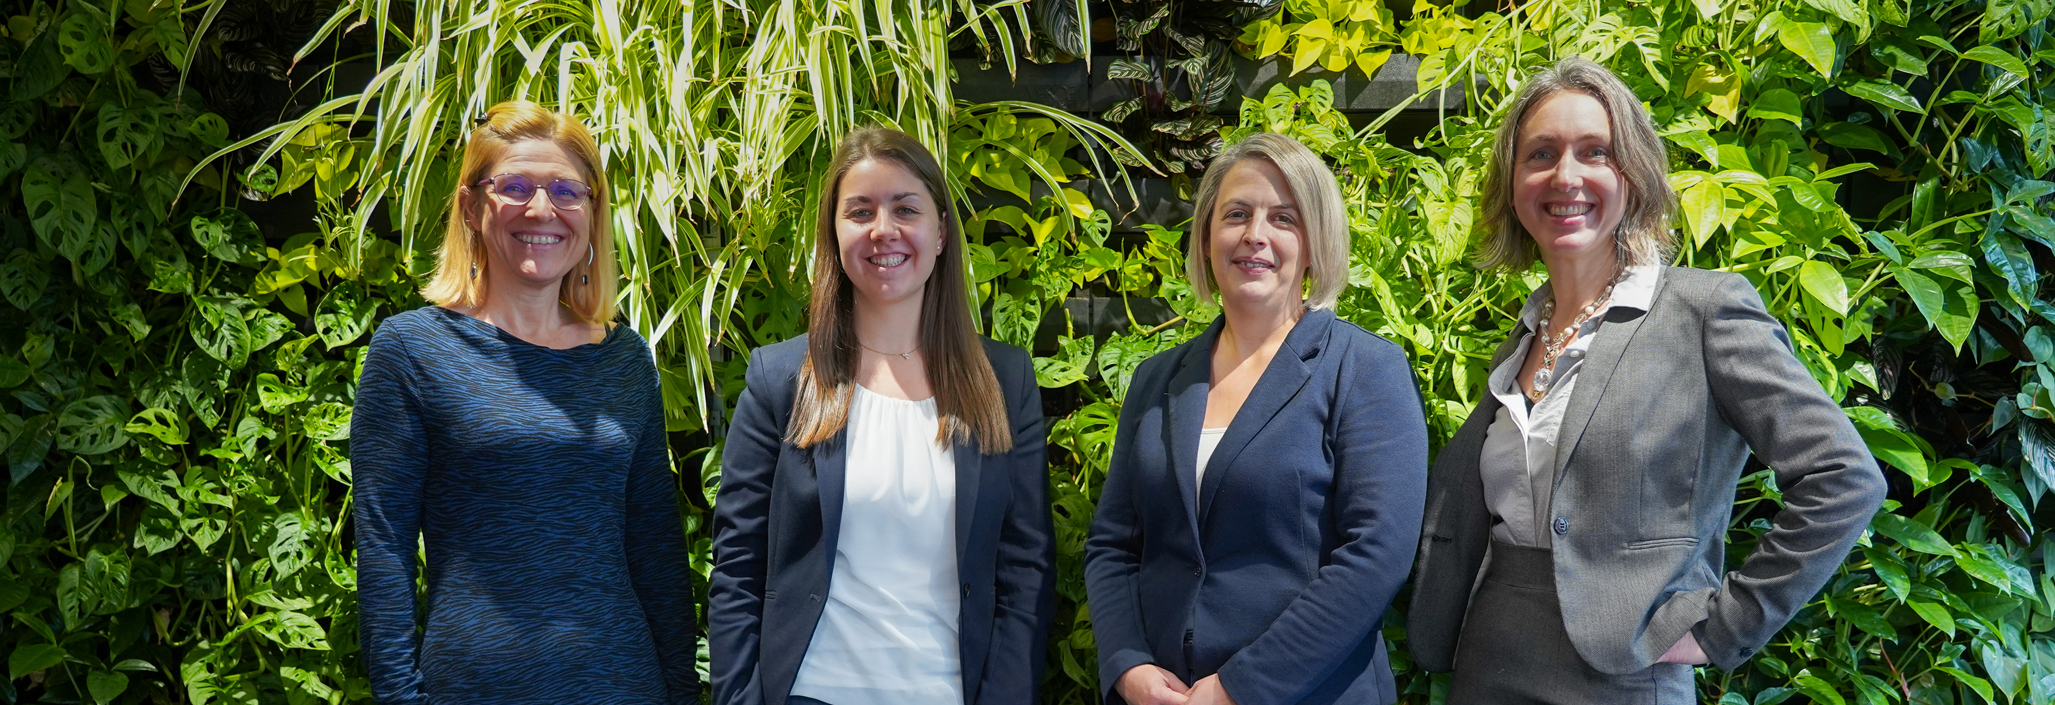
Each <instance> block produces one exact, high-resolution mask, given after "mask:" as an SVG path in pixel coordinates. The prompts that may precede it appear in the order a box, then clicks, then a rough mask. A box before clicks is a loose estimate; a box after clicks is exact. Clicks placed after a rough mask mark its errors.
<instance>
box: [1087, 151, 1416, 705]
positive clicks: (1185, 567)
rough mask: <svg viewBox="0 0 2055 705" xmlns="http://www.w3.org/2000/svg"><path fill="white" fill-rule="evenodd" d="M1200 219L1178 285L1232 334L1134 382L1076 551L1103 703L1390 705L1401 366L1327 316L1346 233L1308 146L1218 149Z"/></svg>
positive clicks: (1184, 348) (1399, 572)
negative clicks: (1388, 621)
mask: <svg viewBox="0 0 2055 705" xmlns="http://www.w3.org/2000/svg"><path fill="white" fill-rule="evenodd" d="M1195 206H1196V208H1195V210H1194V216H1193V227H1192V235H1191V242H1190V244H1189V246H1188V260H1187V271H1188V275H1189V276H1190V278H1191V284H1192V288H1193V290H1194V291H1195V292H1198V295H1200V296H1210V295H1211V293H1212V292H1214V291H1218V292H1219V295H1220V302H1221V305H1222V309H1223V315H1222V316H1221V317H1220V318H1219V319H1217V320H1215V321H1214V322H1213V324H1212V325H1211V326H1210V327H1208V328H1207V329H1206V332H1205V333H1203V334H1201V335H1200V336H1199V337H1197V338H1194V339H1192V340H1191V341H1189V342H1186V343H1185V344H1183V345H1179V346H1177V347H1176V348H1173V349H1171V350H1169V351H1167V352H1164V353H1161V354H1159V355H1157V356H1155V357H1152V358H1150V359H1149V360H1148V361H1146V362H1144V363H1142V365H1141V367H1140V368H1139V369H1138V370H1136V372H1135V376H1134V381H1133V383H1132V384H1131V385H1130V386H1129V389H1128V394H1127V401H1126V403H1125V405H1124V406H1122V408H1121V414H1120V424H1119V430H1118V431H1117V435H1116V438H1115V441H1114V449H1113V461H1112V467H1111V468H1110V469H1109V470H1108V472H1107V476H1106V482H1105V485H1104V488H1103V490H1102V492H1101V494H1100V497H1099V512H1098V516H1097V518H1096V520H1095V521H1094V522H1093V524H1092V530H1091V535H1090V537H1089V538H1088V539H1087V540H1086V544H1085V555H1086V558H1085V561H1086V564H1085V581H1086V588H1087V589H1088V591H1089V593H1090V598H1091V613H1092V622H1093V630H1094V632H1095V634H1096V636H1097V638H1098V644H1099V673H1100V682H1101V683H1102V684H1103V685H1104V686H1105V688H1106V697H1107V701H1108V702H1112V703H1127V705H1157V704H1159V703H1171V704H1177V703H1191V704H1193V705H1210V704H1212V703H1237V702H1238V703H1245V704H1247V705H1258V704H1260V705H1273V704H1274V705H1283V704H1289V703H1306V704H1313V703H1350V704H1352V705H1354V704H1364V703H1390V702H1394V701H1395V700H1396V699H1397V693H1396V692H1395V688H1394V686H1393V683H1392V676H1391V668H1390V665H1389V663H1388V661H1387V657H1386V654H1385V647H1384V639H1383V638H1382V637H1380V635H1379V633H1378V629H1379V627H1380V626H1381V624H1382V621H1383V617H1384V612H1385V608H1386V606H1387V605H1388V604H1389V603H1390V602H1391V599H1392V595H1393V593H1396V592H1397V591H1398V589H1399V585H1400V584H1402V583H1404V582H1405V580H1406V576H1407V573H1408V572H1409V569H1410V568H1411V566H1412V562H1413V549H1414V545H1413V542H1414V537H1416V536H1418V533H1417V532H1418V531H1419V528H1420V512H1421V506H1422V504H1423V503H1424V502H1425V498H1426V482H1427V426H1426V420H1425V418H1424V417H1423V415H1422V411H1421V401H1420V395H1419V390H1418V387H1417V386H1416V385H1415V383H1414V379H1413V372H1412V367H1411V365H1410V364H1409V363H1408V362H1407V360H1406V356H1405V353H1404V352H1403V351H1402V350H1400V349H1399V347H1398V346H1397V345H1394V344H1392V343H1391V342H1390V341H1387V340H1384V339H1383V338H1379V337H1377V336H1375V335H1372V334H1370V333H1369V332H1367V331H1364V330H1363V329H1361V328H1358V327H1356V326H1355V325H1353V324H1351V323H1348V322H1346V321H1342V320H1338V319H1336V318H1335V316H1334V312H1333V310H1332V309H1333V306H1334V302H1335V299H1336V298H1337V297H1338V296H1339V295H1340V293H1341V290H1342V287H1343V286H1344V284H1345V283H1346V282H1347V274H1348V237H1349V232H1348V223H1347V220H1346V215H1345V212H1344V210H1343V206H1342V201H1341V193H1340V190H1339V189H1338V188H1337V187H1336V185H1335V181H1334V176H1333V175H1332V174H1330V173H1329V172H1328V170H1327V167H1326V166H1325V165H1324V164H1322V163H1321V162H1320V159H1319V157H1317V156H1315V155H1314V154H1313V153H1312V152H1311V151H1309V150H1307V149H1306V147H1305V146H1303V145H1301V144H1299V143H1298V142H1296V141H1293V140H1292V139H1291V138H1289V137H1285V136H1283V135H1277V134H1267V133H1266V134H1258V135H1255V136H1252V137H1250V138H1248V139H1247V140H1246V141H1243V142H1241V143H1239V144H1236V145H1234V146H1232V147H1230V148H1228V149H1227V150H1226V151H1225V152H1223V153H1222V154H1221V155H1220V156H1219V157H1217V158H1216V159H1214V161H1213V166H1212V168H1211V169H1209V170H1207V172H1206V177H1205V179H1204V180H1202V181H1201V183H1200V187H1199V193H1198V198H1197V203H1196V204H1195ZM1209 451H1210V452H1209ZM1209 455H1210V457H1208V456H1209Z"/></svg>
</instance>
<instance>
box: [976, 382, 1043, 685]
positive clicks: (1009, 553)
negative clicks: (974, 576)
mask: <svg viewBox="0 0 2055 705" xmlns="http://www.w3.org/2000/svg"><path fill="white" fill-rule="evenodd" d="M1007 351H1008V352H1015V350H1013V349H1011V348H1008V349H1007ZM1026 357H1027V356H1026V355H1025V354H1023V355H1020V356H1019V357H1018V358H1015V359H1014V360H1013V362H1014V364H1012V365H1010V367H1011V368H1012V369H1011V370H1002V371H1001V372H1002V373H1011V374H1012V376H1014V377H1016V378H1017V381H1016V382H1015V383H1014V384H1013V385H1011V386H1012V388H1014V389H1017V390H1020V391H1019V392H1018V393H1017V394H1015V395H1014V397H1015V398H1014V399H1012V400H1010V401H1011V402H1012V403H1011V404H1010V405H1009V406H1010V407H1011V408H1009V409H1007V417H1008V418H1009V419H1011V420H1012V425H1013V450H1012V451H1011V452H1009V453H1008V455H1007V463H1006V467H1007V469H1008V470H1010V471H1011V472H1012V477H1011V482H1012V483H1013V499H1012V503H1011V504H1009V505H1008V506H1007V510H1006V519H1005V523H1004V524H1002V525H1001V526H1000V529H999V556H998V566H997V575H996V576H995V577H996V578H997V580H996V583H997V585H996V590H995V595H994V596H995V599H996V605H995V609H994V610H993V620H992V621H993V623H992V642H991V643H992V650H991V652H990V653H989V654H987V656H986V659H987V660H986V664H985V669H984V676H983V678H984V683H982V684H980V685H979V687H978V702H980V703H1020V704H1021V705H1027V704H1029V703H1033V702H1035V693H1036V691H1037V690H1038V689H1039V688H1038V684H1040V683H1041V682H1042V669H1043V666H1044V665H1045V664H1046V663H1047V661H1048V658H1047V655H1046V654H1045V653H1044V650H1045V649H1046V648H1047V646H1048V640H1049V628H1050V625H1051V624H1052V623H1053V622H1054V621H1055V620H1054V617H1055V612H1056V541H1055V536H1056V525H1055V522H1054V520H1053V519H1052V518H1051V517H1050V514H1049V458H1048V452H1047V449H1048V441H1049V432H1048V426H1047V424H1046V422H1045V421H1044V420H1043V418H1042V388H1041V386H1039V385H1037V384H1035V368H1034V364H1033V363H1032V362H1030V361H1028V360H1027V359H1026Z"/></svg>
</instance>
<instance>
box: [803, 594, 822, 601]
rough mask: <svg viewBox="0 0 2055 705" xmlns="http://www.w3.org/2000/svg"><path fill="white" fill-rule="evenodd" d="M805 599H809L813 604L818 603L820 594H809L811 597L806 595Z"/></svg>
mask: <svg viewBox="0 0 2055 705" xmlns="http://www.w3.org/2000/svg"><path fill="white" fill-rule="evenodd" d="M806 599H809V600H813V601H814V602H820V601H821V596H820V594H819V593H814V594H811V595H807V596H806Z"/></svg>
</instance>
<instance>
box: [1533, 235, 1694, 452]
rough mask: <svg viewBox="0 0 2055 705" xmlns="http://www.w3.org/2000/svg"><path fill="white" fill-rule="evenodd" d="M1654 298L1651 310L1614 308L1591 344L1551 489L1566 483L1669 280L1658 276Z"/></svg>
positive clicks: (1559, 440) (1560, 433)
mask: <svg viewBox="0 0 2055 705" xmlns="http://www.w3.org/2000/svg"><path fill="white" fill-rule="evenodd" d="M1657 276H1658V279H1657V280H1656V285H1655V295H1654V296H1652V297H1650V298H1649V303H1648V306H1649V308H1650V309H1651V310H1650V311H1639V310H1635V309H1631V308H1617V307H1616V308H1612V309H1609V310H1607V311H1606V315H1605V325H1604V326H1601V327H1600V328H1599V335H1598V339H1597V340H1593V341H1591V348H1590V350H1589V352H1587V353H1586V354H1585V357H1584V366H1583V368H1581V369H1579V370H1578V372H1577V387H1576V389H1573V390H1571V391H1570V406H1569V407H1568V408H1566V409H1564V410H1563V426H1562V428H1560V429H1558V430H1557V431H1556V458H1555V469H1554V472H1555V476H1554V478H1553V479H1552V480H1551V481H1550V482H1551V484H1550V487H1551V488H1554V487H1558V486H1561V485H1562V483H1563V470H1564V469H1565V468H1567V467H1568V466H1569V464H1570V454H1571V453H1572V452H1573V451H1575V450H1576V449H1577V441H1578V440H1580V439H1582V438H1583V437H1584V428H1585V426H1587V425H1589V424H1590V423H1591V415H1592V413H1593V412H1595V411H1597V410H1598V402H1599V399H1601V398H1602V397H1604V396H1605V388H1606V384H1607V383H1609V382H1611V381H1612V378H1613V370H1615V369H1618V368H1619V366H1620V358H1621V357H1622V356H1623V355H1625V354H1626V352H1627V347H1628V345H1629V344H1631V343H1632V342H1633V341H1634V334H1635V333H1636V332H1637V331H1640V330H1641V322H1642V321H1646V320H1648V314H1649V313H1652V312H1653V309H1654V308H1655V306H1656V304H1655V301H1656V300H1657V299H1660V298H1662V294H1663V287H1664V286H1666V285H1668V284H1669V278H1668V277H1667V276H1663V275H1660V274H1659V275H1657Z"/></svg>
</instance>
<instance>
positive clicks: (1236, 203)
mask: <svg viewBox="0 0 2055 705" xmlns="http://www.w3.org/2000/svg"><path fill="white" fill-rule="evenodd" d="M1221 205H1223V206H1242V207H1244V208H1255V207H1256V204H1254V203H1250V202H1248V201H1244V200H1242V199H1239V198H1230V199H1227V202H1226V203H1222V204H1221ZM1277 207H1278V208H1279V209H1286V208H1289V209H1291V210H1298V209H1299V204H1296V203H1292V202H1290V201H1286V202H1284V203H1280V204H1277Z"/></svg>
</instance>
